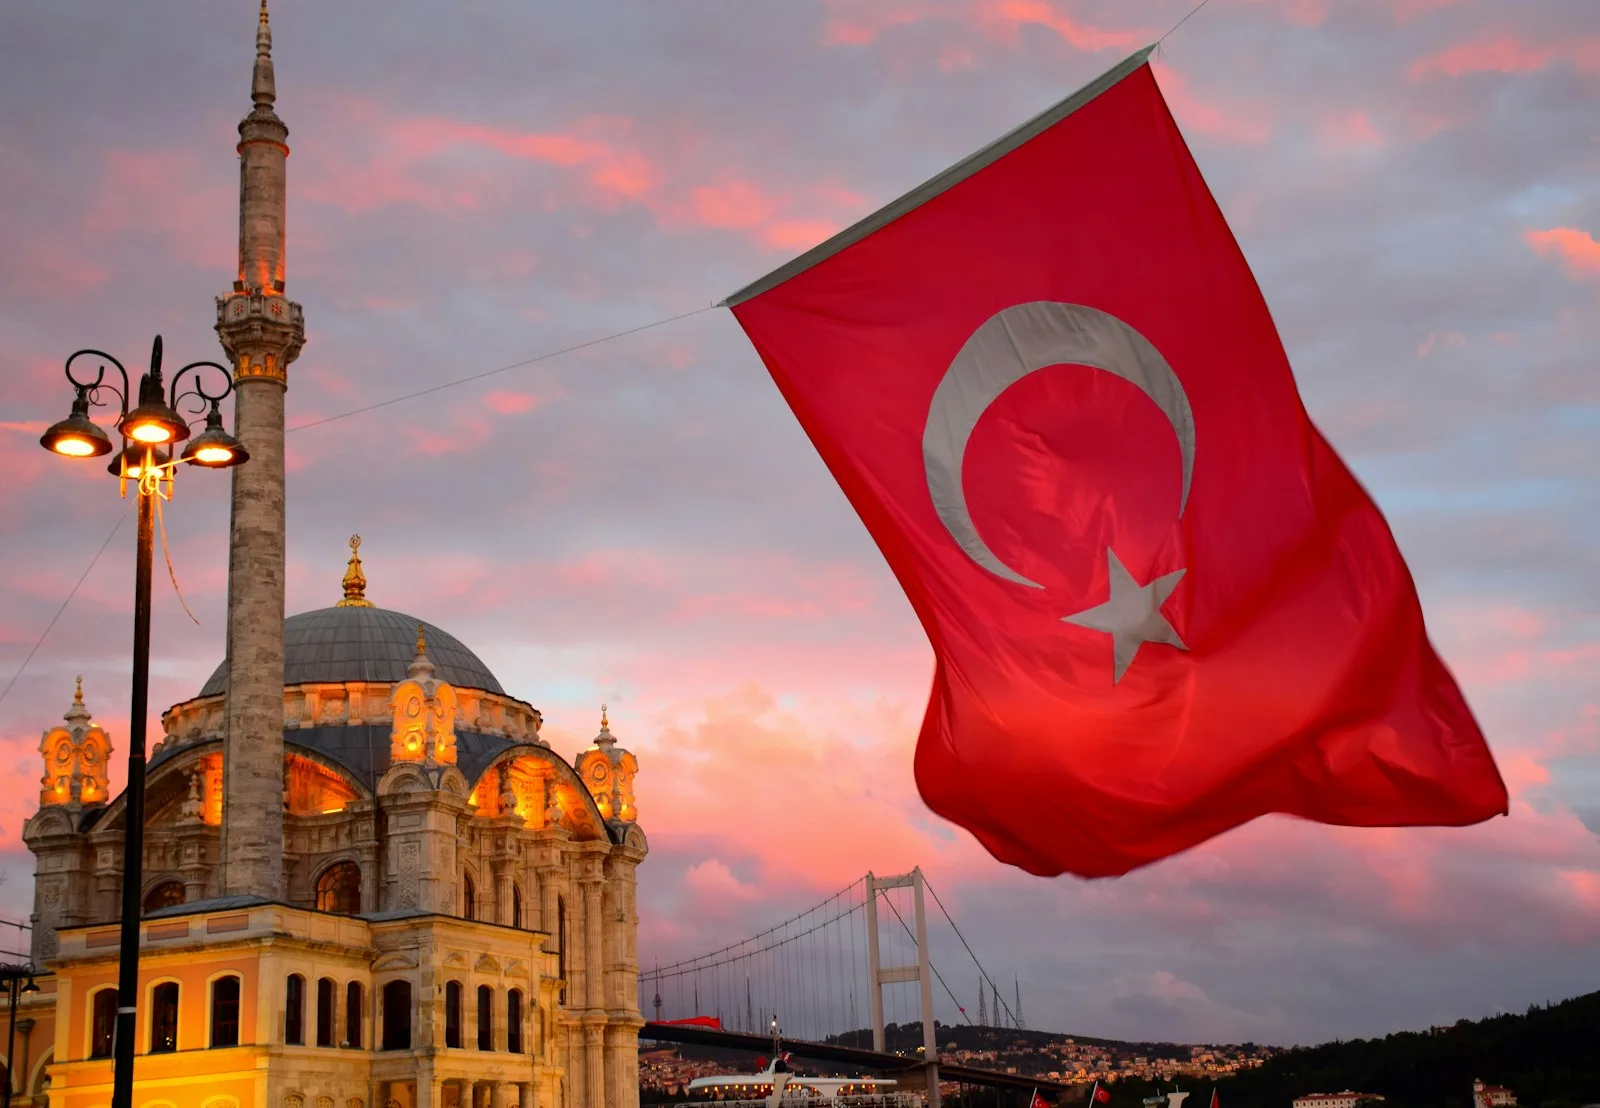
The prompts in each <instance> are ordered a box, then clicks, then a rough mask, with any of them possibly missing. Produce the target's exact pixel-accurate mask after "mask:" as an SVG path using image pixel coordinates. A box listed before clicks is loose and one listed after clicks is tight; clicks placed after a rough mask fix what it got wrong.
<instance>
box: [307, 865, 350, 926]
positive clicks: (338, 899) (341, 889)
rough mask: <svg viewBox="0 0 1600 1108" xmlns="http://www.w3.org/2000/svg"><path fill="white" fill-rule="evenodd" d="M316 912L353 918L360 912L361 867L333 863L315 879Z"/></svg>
mask: <svg viewBox="0 0 1600 1108" xmlns="http://www.w3.org/2000/svg"><path fill="white" fill-rule="evenodd" d="M317 911H319V912H337V913H339V914H340V915H344V916H353V915H355V914H356V913H357V912H359V911H361V867H360V866H358V865H357V864H356V863H354V862H335V863H334V864H333V865H331V866H329V867H328V868H327V869H325V870H323V871H322V875H321V876H320V877H318V878H317Z"/></svg>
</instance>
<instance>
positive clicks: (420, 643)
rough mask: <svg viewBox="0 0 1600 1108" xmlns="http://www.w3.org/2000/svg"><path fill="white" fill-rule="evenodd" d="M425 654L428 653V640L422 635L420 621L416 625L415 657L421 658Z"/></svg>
mask: <svg viewBox="0 0 1600 1108" xmlns="http://www.w3.org/2000/svg"><path fill="white" fill-rule="evenodd" d="M427 653H428V640H427V638H426V637H425V636H424V635H423V627H422V623H421V621H418V623H417V657H419V658H421V657H423V656H425V655H426V654H427Z"/></svg>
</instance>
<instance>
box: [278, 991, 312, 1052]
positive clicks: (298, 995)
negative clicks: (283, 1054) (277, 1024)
mask: <svg viewBox="0 0 1600 1108" xmlns="http://www.w3.org/2000/svg"><path fill="white" fill-rule="evenodd" d="M283 1041H284V1042H285V1043H286V1044H287V1045H289V1046H305V1045H306V979H305V978H304V977H302V976H300V975H299V974H298V973H291V974H290V975H289V979H288V980H287V981H286V982H285V983H284V989H283Z"/></svg>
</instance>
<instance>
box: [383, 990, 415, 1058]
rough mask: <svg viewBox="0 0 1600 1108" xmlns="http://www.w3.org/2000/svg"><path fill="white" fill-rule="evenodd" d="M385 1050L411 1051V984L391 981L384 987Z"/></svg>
mask: <svg viewBox="0 0 1600 1108" xmlns="http://www.w3.org/2000/svg"><path fill="white" fill-rule="evenodd" d="M381 995H382V997H383V1040H382V1041H383V1049H384V1050H410V1049H411V982H409V981H391V982H389V983H388V984H387V985H385V986H384V987H383V992H382V994H381Z"/></svg>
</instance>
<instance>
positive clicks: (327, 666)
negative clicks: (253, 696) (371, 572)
mask: <svg viewBox="0 0 1600 1108" xmlns="http://www.w3.org/2000/svg"><path fill="white" fill-rule="evenodd" d="M360 545H361V538H360V536H356V535H352V536H351V538H350V563H349V565H348V566H347V567H346V568H345V574H344V581H343V585H344V599H343V600H341V601H340V602H339V603H338V604H336V605H334V606H333V607H332V608H319V609H317V610H316V611H314V612H301V613H300V614H299V615H297V616H290V617H289V618H288V619H286V620H284V621H283V683H284V685H285V686H289V685H309V684H319V683H328V684H336V683H339V682H344V681H384V682H389V683H394V682H396V681H404V680H405V678H406V670H407V667H408V666H410V664H411V661H412V659H413V658H415V657H416V656H417V628H418V626H421V627H422V628H423V630H424V632H425V634H426V637H427V643H428V660H429V661H431V662H432V663H433V668H434V673H435V674H436V675H437V676H438V677H439V679H440V680H443V681H448V682H449V683H450V684H452V685H454V686H456V687H457V688H463V689H481V690H483V691H484V692H490V693H495V694H496V695H500V696H504V695H505V689H503V688H501V687H500V682H499V681H497V680H495V676H494V674H492V673H490V672H489V667H488V666H486V665H484V664H483V662H482V661H481V660H480V659H479V658H478V656H477V655H476V654H474V653H473V652H472V651H471V650H468V649H467V647H466V646H465V645H463V644H462V642H461V640H460V639H458V638H456V637H455V636H454V635H452V634H450V633H449V632H447V631H442V630H440V629H439V628H437V627H435V626H434V625H433V624H431V623H426V622H424V621H422V620H419V619H417V618H416V617H415V616H408V615H406V614H404V613H403V612H393V611H390V610H389V609H387V608H374V607H373V606H372V603H371V602H370V601H368V600H367V598H366V590H367V578H366V574H365V573H363V572H362V567H361V558H360V556H359V555H358V553H357V549H358V548H359V547H360ZM227 690H228V662H227V659H223V662H222V664H221V665H219V666H218V667H217V668H216V671H215V672H214V673H212V675H211V679H210V680H209V681H207V682H206V683H205V687H204V688H202V689H201V690H200V695H201V696H202V697H206V696H216V695H218V694H219V693H224V692H226V691H227Z"/></svg>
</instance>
